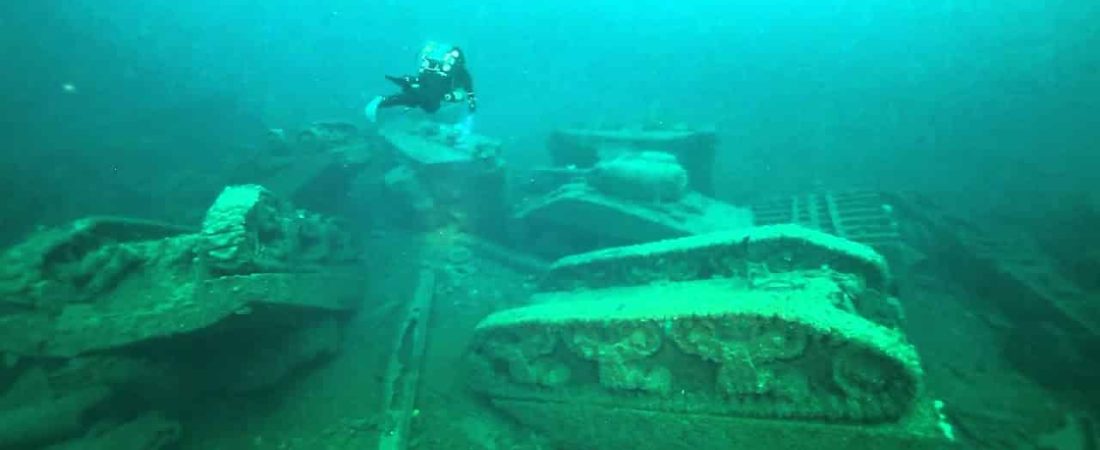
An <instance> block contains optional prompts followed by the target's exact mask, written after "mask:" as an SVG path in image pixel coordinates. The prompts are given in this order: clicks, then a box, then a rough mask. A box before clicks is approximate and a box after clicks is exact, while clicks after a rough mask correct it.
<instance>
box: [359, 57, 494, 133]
mask: <svg viewBox="0 0 1100 450" xmlns="http://www.w3.org/2000/svg"><path fill="white" fill-rule="evenodd" d="M386 79H387V80H390V81H391V82H393V83H394V84H396V85H397V86H398V87H400V88H401V92H398V93H396V94H393V95H389V96H385V97H383V96H378V97H375V98H374V99H373V100H371V102H370V103H369V104H367V108H366V110H365V111H364V112H365V113H366V115H367V119H368V120H370V121H371V122H375V121H376V120H377V119H378V109H379V108H389V107H393V106H407V107H417V108H420V109H423V110H424V111H425V112H428V113H434V112H436V111H437V110H439V108H440V106H441V105H442V103H443V102H448V103H461V102H466V107H467V108H468V109H469V111H470V112H471V113H472V112H474V111H476V110H477V98H476V97H475V96H474V83H473V79H472V78H470V72H469V71H468V70H467V69H466V55H465V54H463V53H462V50H460V49H459V48H458V47H455V46H451V45H443V44H438V43H428V45H426V46H424V49H423V50H421V51H420V70H419V72H418V73H417V74H416V76H403V77H394V76H390V75H386Z"/></svg>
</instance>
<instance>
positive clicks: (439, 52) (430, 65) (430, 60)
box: [420, 42, 465, 74]
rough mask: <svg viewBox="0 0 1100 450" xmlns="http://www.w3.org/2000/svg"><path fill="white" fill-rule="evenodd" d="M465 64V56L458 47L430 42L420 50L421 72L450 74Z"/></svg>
mask: <svg viewBox="0 0 1100 450" xmlns="http://www.w3.org/2000/svg"><path fill="white" fill-rule="evenodd" d="M464 62H465V55H463V54H462V50H459V49H458V47H455V46H453V45H448V44H440V43H436V42H429V43H428V44H427V45H425V46H424V49H423V50H420V70H427V71H432V72H440V73H443V74H449V73H450V72H451V70H454V68H455V67H458V66H460V65H462V64H463V63H464Z"/></svg>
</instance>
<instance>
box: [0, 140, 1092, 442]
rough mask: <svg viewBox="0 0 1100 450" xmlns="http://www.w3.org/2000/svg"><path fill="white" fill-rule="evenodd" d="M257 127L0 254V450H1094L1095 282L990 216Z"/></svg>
mask: <svg viewBox="0 0 1100 450" xmlns="http://www.w3.org/2000/svg"><path fill="white" fill-rule="evenodd" d="M267 137H268V140H267V142H266V143H264V145H262V146H259V147H257V150H256V151H255V152H254V153H253V154H250V155H248V157H247V158H243V159H242V160H241V161H239V162H238V163H237V164H236V165H234V166H233V167H231V168H230V169H229V170H227V171H226V173H224V174H221V175H220V178H219V180H221V181H222V182H223V185H224V186H227V187H225V188H224V189H223V190H222V192H221V194H220V195H219V196H218V197H217V198H216V199H215V200H214V201H213V204H212V205H211V206H209V207H208V208H207V209H206V213H205V216H204V218H203V219H202V220H201V222H200V223H194V224H169V223H161V222H155V221H149V220H144V219H141V218H125V217H88V218H85V219H81V220H77V221H75V222H73V223H70V224H68V225H64V226H60V227H49V228H45V229H42V230H40V231H38V232H36V233H34V234H31V235H30V236H28V237H27V238H25V239H24V240H23V241H22V242H19V243H17V244H16V245H14V246H12V247H11V248H9V249H8V250H7V251H6V252H4V253H3V255H2V256H0V353H2V356H3V365H2V366H0V449H8V448H13V449H15V448H49V449H121V450H125V449H135V450H137V449H170V448H180V449H200V448H201V449H217V448H258V449H259V448H270V449H321V448H325V449H353V448H354V449H363V448H379V449H401V448H410V449H457V448H488V449H505V448H507V449H532V450H534V449H547V448H561V449H624V448H631V449H666V448H692V449H715V450H717V449H724V448H744V449H755V448H759V449H773V448H790V449H816V448H867V449H895V448H896V449H937V448H982V449H1008V448H1058V449H1076V448H1080V449H1087V448H1095V445H1096V441H1095V439H1096V438H1095V428H1096V425H1095V419H1094V414H1095V411H1096V408H1097V406H1098V404H1100V401H1098V400H1097V398H1098V397H1097V396H1098V395H1100V392H1097V391H1096V387H1095V386H1094V385H1095V383H1092V384H1088V380H1090V379H1091V378H1090V377H1091V376H1092V375H1093V374H1095V373H1096V370H1097V369H1098V367H1097V366H1098V364H1100V361H1097V359H1096V355H1098V354H1100V330H1098V325H1097V324H1100V306H1098V305H1100V303H1098V302H1097V298H1098V295H1100V289H1098V286H1090V285H1087V284H1086V283H1083V282H1081V281H1080V280H1081V278H1080V277H1079V276H1078V277H1075V276H1074V275H1073V274H1072V273H1070V272H1067V271H1066V270H1065V267H1067V264H1070V263H1065V264H1063V263H1061V262H1059V259H1058V257H1057V256H1056V255H1057V254H1056V253H1051V252H1048V251H1046V250H1044V243H1043V242H1042V241H1041V240H1039V239H1037V238H1035V237H1034V235H1029V234H1028V232H1026V231H1023V230H1022V229H1020V228H1017V229H1014V230H1005V229H1004V228H998V229H997V231H993V228H991V227H988V224H989V223H990V222H985V223H981V222H980V220H978V219H973V218H958V217H957V216H955V215H953V214H952V213H949V212H947V210H946V209H943V208H939V207H937V206H935V205H934V202H930V201H929V200H927V199H924V198H920V197H917V196H914V195H911V194H906V193H891V192H878V191H844V192H840V191H837V192H832V191H821V192H809V193H800V194H797V195H793V196H791V197H783V198H774V199H770V200H762V201H760V202H758V203H755V204H747V205H731V204H728V203H726V202H723V201H721V200H718V199H716V198H715V196H716V194H715V190H714V184H715V180H714V179H713V177H714V174H712V173H711V167H712V165H713V164H712V162H713V158H714V155H715V146H716V137H715V134H714V133H713V132H711V131H706V130H692V129H689V128H686V127H670V128H667V129H664V128H658V129H654V128H649V129H643V128H615V129H579V128H578V129H568V130H561V131H559V132H555V133H553V134H552V135H551V137H550V138H549V140H548V143H547V150H548V152H549V154H550V158H549V160H550V164H549V165H548V166H547V167H541V168H534V169H526V170H520V169H516V168H512V167H510V166H509V165H508V164H507V161H506V159H505V156H506V154H507V153H506V149H505V148H504V145H503V144H502V143H501V142H500V141H498V140H496V139H492V138H490V137H486V136H480V135H477V134H469V133H465V132H463V131H461V130H458V129H455V128H452V127H450V126H444V125H440V124H438V123H434V122H410V123H399V124H395V125H392V126H387V127H384V128H381V129H378V130H374V129H371V130H363V129H360V128H359V127H357V126H355V125H354V124H350V123H343V122H317V123H313V124H309V125H307V126H305V127H303V128H302V129H301V130H298V131H288V130H270V132H269V133H268V136H267ZM165 201H167V202H171V201H172V200H171V199H165ZM175 207H179V205H176V206H175ZM196 207H197V208H201V207H202V206H196ZM960 222H962V223H963V224H962V226H959V224H960ZM1093 256H1095V255H1093ZM1086 259H1087V258H1086ZM1093 262H1095V261H1093ZM1089 263H1090V262H1089V261H1087V260H1081V259H1075V260H1074V261H1073V262H1072V265H1073V267H1082V265H1087V264H1089ZM932 331H934V332H932ZM960 340H969V341H970V342H971V344H970V345H967V346H960V345H958V341H960ZM975 352H977V353H975ZM1036 360H1038V361H1036ZM1065 361H1072V364H1069V365H1067V364H1066V363H1065ZM1044 366H1045V367H1052V368H1053V367H1058V368H1066V370H1061V371H1058V373H1052V372H1053V371H1051V372H1042V371H1035V370H1034V369H1032V368H1034V367H1044ZM227 423H231V424H233V425H232V426H228V427H227V426H226V424H227Z"/></svg>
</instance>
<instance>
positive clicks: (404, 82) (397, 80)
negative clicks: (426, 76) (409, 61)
mask: <svg viewBox="0 0 1100 450" xmlns="http://www.w3.org/2000/svg"><path fill="white" fill-rule="evenodd" d="M386 79H387V80H390V82H392V83H393V84H396V85H398V86H401V90H408V89H409V88H410V87H412V85H413V83H415V82H416V79H415V78H413V77H409V76H404V77H395V76H392V75H386Z"/></svg>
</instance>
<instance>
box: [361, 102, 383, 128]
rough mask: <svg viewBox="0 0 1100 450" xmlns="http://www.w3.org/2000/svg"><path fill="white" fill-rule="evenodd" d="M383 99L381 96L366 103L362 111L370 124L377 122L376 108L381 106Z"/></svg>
mask: <svg viewBox="0 0 1100 450" xmlns="http://www.w3.org/2000/svg"><path fill="white" fill-rule="evenodd" d="M382 100H383V97H382V96H381V95H379V96H377V97H375V98H374V99H372V100H371V101H370V103H367V107H366V108H364V109H363V113H364V114H365V115H366V116H367V120H368V121H370V123H375V122H377V121H378V107H379V106H381V105H382Z"/></svg>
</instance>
